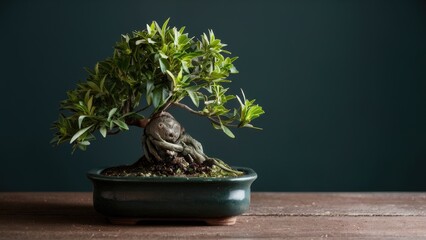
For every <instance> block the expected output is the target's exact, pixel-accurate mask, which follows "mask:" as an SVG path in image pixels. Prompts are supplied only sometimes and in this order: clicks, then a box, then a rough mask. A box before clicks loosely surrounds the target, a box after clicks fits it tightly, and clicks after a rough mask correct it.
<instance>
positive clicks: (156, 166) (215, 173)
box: [101, 156, 236, 177]
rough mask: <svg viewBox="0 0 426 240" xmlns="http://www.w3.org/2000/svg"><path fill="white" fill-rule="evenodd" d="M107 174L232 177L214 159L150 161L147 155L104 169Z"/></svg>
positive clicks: (103, 172) (103, 173) (123, 175)
mask: <svg viewBox="0 0 426 240" xmlns="http://www.w3.org/2000/svg"><path fill="white" fill-rule="evenodd" d="M101 174H102V175H106V176H122V177H125V176H126V177H154V176H176V177H232V176H236V175H232V174H230V173H229V172H226V171H224V170H222V169H221V168H219V167H218V166H216V165H214V163H213V162H212V161H208V160H206V161H204V162H203V163H196V162H193V163H187V162H186V161H184V160H183V159H182V161H161V162H160V161H148V160H147V159H146V158H145V156H143V157H142V158H140V159H139V160H138V161H137V162H135V163H134V164H132V165H122V166H116V167H110V168H107V169H105V170H103V171H102V173H101Z"/></svg>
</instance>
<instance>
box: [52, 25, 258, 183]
mask: <svg viewBox="0 0 426 240" xmlns="http://www.w3.org/2000/svg"><path fill="white" fill-rule="evenodd" d="M168 21H169V20H166V21H165V23H164V24H163V25H162V26H160V25H159V24H158V23H157V22H155V21H154V22H152V23H151V25H147V26H146V29H144V30H141V31H134V32H133V34H131V35H128V34H126V35H122V37H121V40H120V41H119V42H117V43H116V44H115V47H114V52H113V55H112V57H109V58H107V59H105V60H103V61H100V62H98V63H97V64H96V65H95V67H94V69H92V70H89V69H87V71H88V77H87V80H86V81H85V82H81V83H79V84H77V87H76V88H75V89H74V90H71V91H68V92H67V96H68V98H67V99H66V100H64V101H62V102H61V104H60V106H61V108H60V109H61V114H60V115H59V119H58V120H57V121H56V122H55V123H54V126H53V129H54V130H55V135H54V138H53V140H52V142H53V143H54V144H61V143H64V142H69V143H71V144H72V146H73V151H74V150H76V149H77V148H79V149H81V150H86V148H87V147H88V146H89V145H90V142H91V141H92V140H94V139H95V134H97V132H99V134H100V135H101V136H102V137H104V138H105V137H106V136H108V135H113V134H117V133H119V132H122V131H127V130H129V126H136V127H141V128H144V133H143V136H142V147H143V150H144V156H143V157H141V158H140V159H139V161H137V162H136V163H135V164H133V165H131V166H121V167H115V168H110V169H107V170H106V171H104V174H107V175H118V176H127V175H134V176H158V175H161V176H163V175H167V176H170V175H173V176H181V175H185V176H217V177H221V176H238V175H240V174H242V173H241V172H239V171H237V170H234V169H232V168H231V167H230V166H228V165H227V164H225V163H224V162H223V161H221V160H219V159H217V158H213V157H209V156H208V155H206V154H205V153H204V151H203V147H202V144H201V143H199V142H198V141H197V140H195V139H194V138H193V137H191V136H190V135H189V134H188V133H186V132H185V130H184V128H183V126H182V125H181V124H180V123H179V122H178V121H177V120H176V119H175V118H174V117H173V116H172V115H171V114H170V113H169V112H168V110H169V109H170V108H171V107H178V108H182V109H184V110H186V111H188V112H190V113H193V114H195V115H198V116H201V117H205V118H206V119H208V120H210V121H211V123H212V126H213V127H214V128H215V129H219V130H222V131H223V132H224V133H225V134H226V135H228V136H229V137H231V138H234V134H233V133H232V132H231V130H230V129H229V128H230V127H237V128H241V127H248V128H256V127H254V126H253V125H251V121H252V120H253V119H255V118H257V117H259V116H260V115H261V114H263V113H264V111H263V110H262V107H260V106H259V105H257V104H255V103H254V100H248V99H246V97H245V96H244V92H242V96H241V97H239V96H235V95H232V94H228V93H227V92H228V88H225V87H224V85H225V84H226V83H229V82H231V81H230V80H229V79H228V76H229V75H230V74H235V73H238V71H237V70H236V68H235V67H234V65H233V62H234V61H235V60H236V59H237V57H226V56H225V55H227V54H230V52H228V51H226V50H225V49H224V47H225V46H226V44H223V43H222V42H221V40H219V39H217V38H216V37H215V35H214V33H213V31H211V30H210V31H209V33H208V34H203V35H201V38H200V39H199V40H196V39H194V37H189V36H188V34H187V33H185V32H184V30H185V27H182V28H180V29H177V28H176V27H173V28H170V27H168ZM188 98H189V99H190V100H191V101H189V100H188V101H186V102H187V104H185V103H184V102H183V100H185V99H188ZM234 99H236V101H235V102H236V103H237V104H234V106H235V107H234V108H231V107H229V106H228V105H229V102H231V100H234ZM191 102H192V103H191ZM191 105H192V106H191ZM256 129H258V128H256Z"/></svg>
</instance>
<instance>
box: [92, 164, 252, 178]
mask: <svg viewBox="0 0 426 240" xmlns="http://www.w3.org/2000/svg"><path fill="white" fill-rule="evenodd" d="M233 168H234V169H237V170H239V171H242V172H244V175H242V176H239V177H174V176H154V177H134V176H130V177H127V176H126V177H123V176H105V175H101V174H100V173H101V172H102V171H103V170H104V169H105V168H95V169H92V170H90V171H88V172H87V177H88V178H89V179H92V180H100V181H114V182H244V181H250V180H252V181H254V180H255V179H256V178H257V173H256V172H255V171H254V170H253V169H251V168H247V167H233Z"/></svg>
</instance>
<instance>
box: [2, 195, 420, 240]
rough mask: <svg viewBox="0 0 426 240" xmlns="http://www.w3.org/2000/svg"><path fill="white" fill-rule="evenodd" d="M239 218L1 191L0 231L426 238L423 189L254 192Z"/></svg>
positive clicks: (50, 235)
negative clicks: (129, 213) (211, 220)
mask: <svg viewBox="0 0 426 240" xmlns="http://www.w3.org/2000/svg"><path fill="white" fill-rule="evenodd" d="M251 206H252V207H251V210H250V211H249V212H248V213H246V214H244V215H243V216H240V217H239V218H238V220H237V223H236V224H235V225H234V226H222V227H215V226H205V225H203V224H202V223H198V222H145V223H143V224H140V225H136V226H122V225H112V224H110V223H109V222H108V221H107V220H106V219H105V218H104V217H103V216H101V215H99V214H97V213H96V212H95V211H94V209H93V207H92V198H91V193H0V239H160V238H161V239H189V238H191V239H218V238H225V239H226V238H228V239H235V238H241V239H254V238H267V239H282V238H296V239H297V238H308V239H319V238H339V239H341V238H344V239H351V238H356V239H360V238H361V239H362V238H364V239H383V238H385V239H392V238H401V237H404V238H413V239H418V238H426V209H425V208H426V193H253V194H252V205H251Z"/></svg>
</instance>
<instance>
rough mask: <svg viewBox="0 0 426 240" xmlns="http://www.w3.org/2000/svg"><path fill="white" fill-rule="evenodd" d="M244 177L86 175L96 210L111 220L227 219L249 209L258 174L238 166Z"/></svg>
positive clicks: (94, 173)
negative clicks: (90, 184) (251, 189)
mask: <svg viewBox="0 0 426 240" xmlns="http://www.w3.org/2000/svg"><path fill="white" fill-rule="evenodd" d="M236 169H238V170H239V171H242V172H244V173H245V174H244V175H243V176H241V177H234V178H202V177H194V178H185V177H111V176H104V175H101V174H100V173H101V172H102V170H103V169H94V170H92V171H90V172H89V173H88V174H87V176H88V178H89V179H90V180H91V181H92V182H93V189H94V190H93V204H94V207H95V209H96V210H97V211H98V212H99V213H101V214H103V215H105V216H107V217H112V218H155V219H156V218H171V219H181V218H190V219H204V218H226V217H233V216H237V215H240V214H242V213H244V212H245V211H247V210H248V208H249V204H250V186H251V184H252V183H253V181H254V180H255V179H256V178H257V174H256V173H255V172H254V171H253V170H252V169H250V168H242V167H237V168H236Z"/></svg>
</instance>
